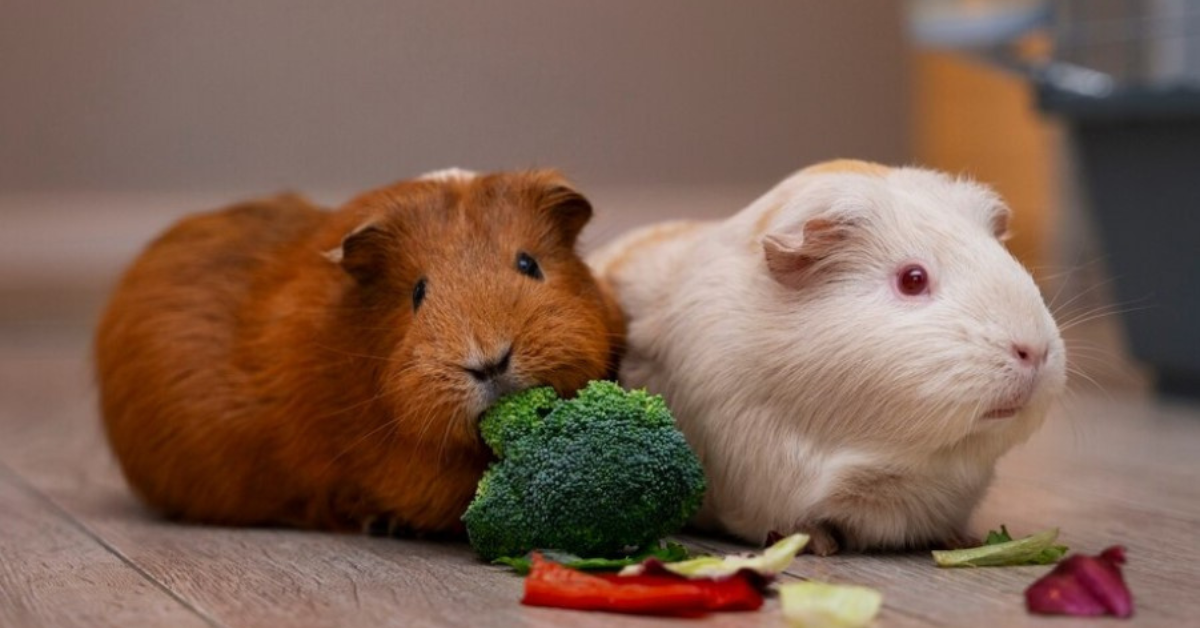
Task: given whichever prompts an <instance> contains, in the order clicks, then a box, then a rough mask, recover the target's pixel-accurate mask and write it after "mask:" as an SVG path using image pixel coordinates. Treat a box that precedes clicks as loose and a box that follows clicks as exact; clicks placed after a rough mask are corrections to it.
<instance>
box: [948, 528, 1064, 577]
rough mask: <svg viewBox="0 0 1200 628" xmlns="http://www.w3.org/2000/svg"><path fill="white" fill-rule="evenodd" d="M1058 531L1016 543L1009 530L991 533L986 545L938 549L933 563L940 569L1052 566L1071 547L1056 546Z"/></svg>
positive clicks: (1045, 531) (1055, 529)
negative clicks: (959, 548) (957, 548)
mask: <svg viewBox="0 0 1200 628" xmlns="http://www.w3.org/2000/svg"><path fill="white" fill-rule="evenodd" d="M1057 539H1058V528H1051V529H1049V530H1043V531H1042V532H1038V533H1037V534H1031V535H1029V536H1026V537H1023V538H1020V539H1016V540H1014V539H1013V538H1012V536H1011V535H1010V534H1009V533H1008V528H1006V527H1005V526H1003V525H1002V526H1000V531H999V532H997V531H995V530H991V531H989V532H988V535H987V538H986V539H984V543H983V545H981V546H979V547H971V548H967V549H961V550H934V552H933V560H934V562H936V563H937V565H938V567H1013V566H1017V565H1050V564H1053V563H1056V562H1058V561H1059V559H1060V558H1062V557H1063V555H1064V554H1066V553H1067V546H1065V545H1055V544H1054V541H1056V540H1057Z"/></svg>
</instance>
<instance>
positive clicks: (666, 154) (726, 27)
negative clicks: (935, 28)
mask: <svg viewBox="0 0 1200 628" xmlns="http://www.w3.org/2000/svg"><path fill="white" fill-rule="evenodd" d="M900 11H901V9H900V3H892V2H868V1H866V0H855V1H849V2H827V1H821V0H808V1H789V0H778V1H773V2H771V1H763V0H748V1H740V2H723V1H722V2H718V1H703V2H702V1H694V0H654V1H633V0H621V1H605V2H600V1H594V2H583V1H576V0H563V1H556V0H504V1H497V2H486V1H478V2H467V1H462V0H454V1H429V2H386V1H377V2H370V1H355V2H331V1H322V2H313V1H294V0H256V1H254V2H240V1H230V0H221V1H206V2H163V1H161V0H133V1H116V0H114V1H105V2H97V1H95V0H7V1H6V2H5V3H4V9H3V12H2V17H0V94H2V97H0V193H5V192H24V191H46V190H50V191H54V190H109V191H131V190H132V191H137V190H159V191H172V190H223V191H224V190H228V191H233V190H237V191H243V190H244V191H258V190H275V189H278V188H281V187H292V188H301V189H314V188H316V189H328V188H338V189H345V188H359V187H364V186H369V185H374V184H377V183H380V182H384V181H388V180H392V179H395V178H400V177H404V176H408V175H411V174H413V173H417V172H421V171H424V170H427V169H430V168H436V167H441V166H445V165H449V164H458V165H463V166H468V167H476V168H504V167H521V166H530V165H554V166H560V167H563V168H565V169H566V170H567V171H568V173H569V174H571V175H573V176H574V177H575V178H576V179H577V180H580V182H581V183H583V184H585V185H588V184H593V183H600V184H619V185H626V184H629V185H638V184H655V185H659V184H696V183H701V184H712V183H716V184H748V185H752V186H762V187H763V188H765V187H766V186H767V185H769V184H770V183H772V182H774V181H775V180H776V179H778V178H779V177H781V176H782V175H783V174H785V173H786V172H788V171H790V170H792V169H794V168H796V167H798V166H800V165H802V164H805V163H807V162H811V161H814V160H817V159H822V158H827V157H830V156H859V157H866V158H872V159H878V160H882V161H888V162H897V161H906V160H908V157H909V153H908V145H907V138H906V126H907V125H906V123H907V121H908V112H907V106H906V103H907V102H908V94H907V80H906V73H905V67H904V64H905V55H904V54H903V51H904V46H903V41H902V32H901V30H902V23H901V15H900Z"/></svg>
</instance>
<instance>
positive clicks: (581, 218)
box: [539, 181, 592, 246]
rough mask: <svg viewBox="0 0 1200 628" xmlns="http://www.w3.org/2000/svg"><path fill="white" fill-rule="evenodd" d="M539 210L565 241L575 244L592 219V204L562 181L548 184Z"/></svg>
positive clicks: (570, 244)
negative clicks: (584, 227)
mask: <svg viewBox="0 0 1200 628" xmlns="http://www.w3.org/2000/svg"><path fill="white" fill-rule="evenodd" d="M539 210H540V211H541V212H543V214H544V215H545V216H546V217H547V218H549V220H550V222H551V223H552V224H553V225H554V226H555V227H556V228H557V230H558V233H559V235H561V236H562V239H563V242H565V243H566V244H567V245H568V246H574V245H575V240H576V239H577V238H578V237H579V232H580V231H583V226H584V225H586V224H587V223H588V221H589V220H591V219H592V204H591V202H590V201H588V200H587V198H585V197H584V196H583V195H582V194H580V193H579V192H577V191H575V189H574V188H572V187H571V186H569V185H567V184H566V183H563V182H561V181H555V182H553V183H551V184H550V185H548V186H547V187H546V188H544V190H543V191H542V194H541V199H540V202H539Z"/></svg>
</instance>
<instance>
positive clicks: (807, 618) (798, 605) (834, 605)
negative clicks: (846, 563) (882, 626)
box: [779, 581, 883, 628]
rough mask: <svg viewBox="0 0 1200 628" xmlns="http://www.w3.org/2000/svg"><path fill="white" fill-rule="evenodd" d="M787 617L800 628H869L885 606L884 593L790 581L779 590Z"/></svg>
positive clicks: (836, 585)
mask: <svg viewBox="0 0 1200 628" xmlns="http://www.w3.org/2000/svg"><path fill="white" fill-rule="evenodd" d="M779 602H780V605H781V606H782V610H783V617H784V619H786V620H787V621H788V623H789V624H791V625H792V626H796V627H797V628H807V627H817V626H819V627H822V628H826V627H829V628H858V627H860V626H868V625H870V624H871V622H872V621H874V619H875V616H876V615H878V614H879V609H880V607H881V606H883V594H882V593H880V592H879V591H876V590H875V589H871V588H868V587H861V586H852V585H841V584H829V583H826V582H813V581H807V582H789V583H787V584H784V585H780V587H779Z"/></svg>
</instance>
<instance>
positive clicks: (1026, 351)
mask: <svg viewBox="0 0 1200 628" xmlns="http://www.w3.org/2000/svg"><path fill="white" fill-rule="evenodd" d="M1012 352H1013V356H1014V357H1016V358H1017V361H1018V362H1020V363H1021V366H1026V367H1029V368H1036V367H1039V366H1041V365H1043V364H1045V363H1046V348H1045V347H1041V346H1036V345H1032V344H1025V343H1021V342H1014V343H1013V346H1012Z"/></svg>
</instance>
